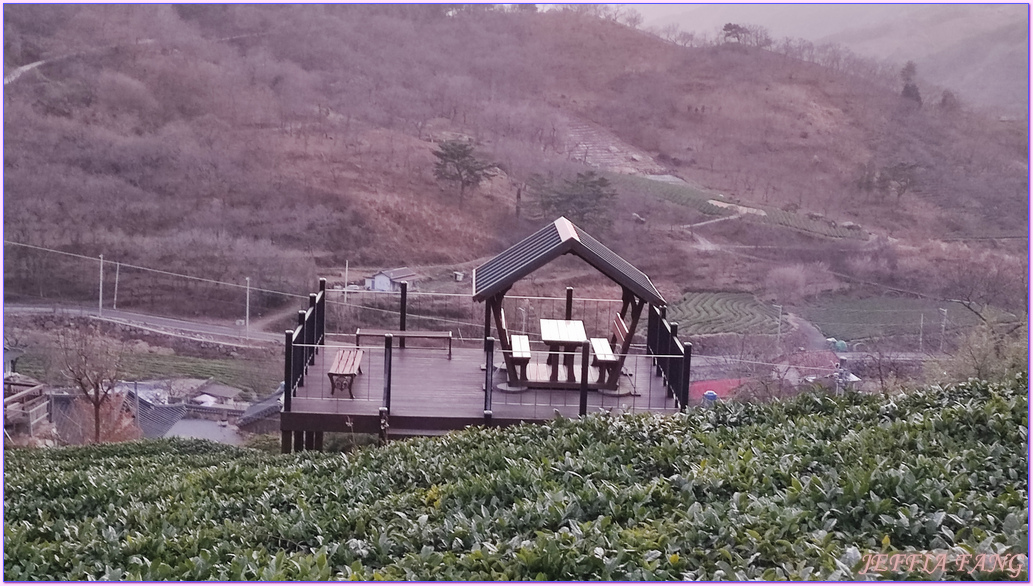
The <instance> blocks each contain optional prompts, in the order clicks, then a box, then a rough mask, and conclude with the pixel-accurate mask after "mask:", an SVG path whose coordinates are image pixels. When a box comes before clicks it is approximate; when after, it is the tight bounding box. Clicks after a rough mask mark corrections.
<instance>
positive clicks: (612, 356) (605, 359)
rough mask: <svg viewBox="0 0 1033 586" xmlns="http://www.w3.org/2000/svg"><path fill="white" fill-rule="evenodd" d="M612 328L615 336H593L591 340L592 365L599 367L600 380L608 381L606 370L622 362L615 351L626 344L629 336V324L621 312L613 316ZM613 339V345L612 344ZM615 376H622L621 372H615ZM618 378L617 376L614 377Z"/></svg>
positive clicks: (601, 381)
mask: <svg viewBox="0 0 1033 586" xmlns="http://www.w3.org/2000/svg"><path fill="white" fill-rule="evenodd" d="M611 325H612V330H613V337H612V338H611V339H610V340H607V339H606V338H591V339H589V342H590V343H591V344H592V366H598V367H599V382H600V383H604V382H606V372H607V371H608V370H610V369H611V368H613V367H614V366H615V365H617V364H620V362H621V359H620V356H618V355H617V354H616V353H615V351H614V350H615V349H617V348H622V347H623V346H624V340H626V339H627V337H628V326H627V324H625V323H624V319H623V318H621V316H620V314H617V315H616V316H615V317H614V318H613V323H612V324H611ZM611 341H612V346H611ZM613 376H614V377H617V376H620V373H619V372H616V373H614V374H613ZM613 380H616V378H614V379H612V380H611V382H613Z"/></svg>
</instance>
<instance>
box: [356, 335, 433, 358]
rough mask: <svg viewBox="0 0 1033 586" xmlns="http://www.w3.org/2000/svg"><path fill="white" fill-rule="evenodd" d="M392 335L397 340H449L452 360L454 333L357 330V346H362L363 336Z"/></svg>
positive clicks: (379, 336)
mask: <svg viewBox="0 0 1033 586" xmlns="http://www.w3.org/2000/svg"><path fill="white" fill-rule="evenodd" d="M388 334H391V335H392V336H394V337H395V338H424V339H428V340H448V359H449V360H451V359H452V331H451V330H449V331H447V332H436V331H429V330H371V329H368V328H367V329H362V328H358V329H356V330H355V345H356V346H361V345H362V336H375V337H377V338H381V339H383V337H384V336H386V335H388Z"/></svg>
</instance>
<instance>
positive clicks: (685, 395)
mask: <svg viewBox="0 0 1033 586" xmlns="http://www.w3.org/2000/svg"><path fill="white" fill-rule="evenodd" d="M682 360H683V363H682V388H681V395H682V402H681V405H682V407H681V408H682V411H684V410H685V406H686V405H688V404H689V382H690V378H689V377H690V375H691V373H692V344H691V343H688V342H686V343H685V355H684V356H683V357H682Z"/></svg>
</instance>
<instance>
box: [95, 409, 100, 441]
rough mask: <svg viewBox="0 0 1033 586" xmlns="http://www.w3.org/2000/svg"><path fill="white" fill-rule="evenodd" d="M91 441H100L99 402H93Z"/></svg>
mask: <svg viewBox="0 0 1033 586" xmlns="http://www.w3.org/2000/svg"><path fill="white" fill-rule="evenodd" d="M93 443H95V444H99V443H100V403H99V402H96V401H95V402H94V403H93Z"/></svg>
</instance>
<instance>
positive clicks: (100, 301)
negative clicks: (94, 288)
mask: <svg viewBox="0 0 1033 586" xmlns="http://www.w3.org/2000/svg"><path fill="white" fill-rule="evenodd" d="M99 281H100V288H99V289H98V293H97V317H100V316H102V315H104V255H103V254H102V255H100V279H99Z"/></svg>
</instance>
